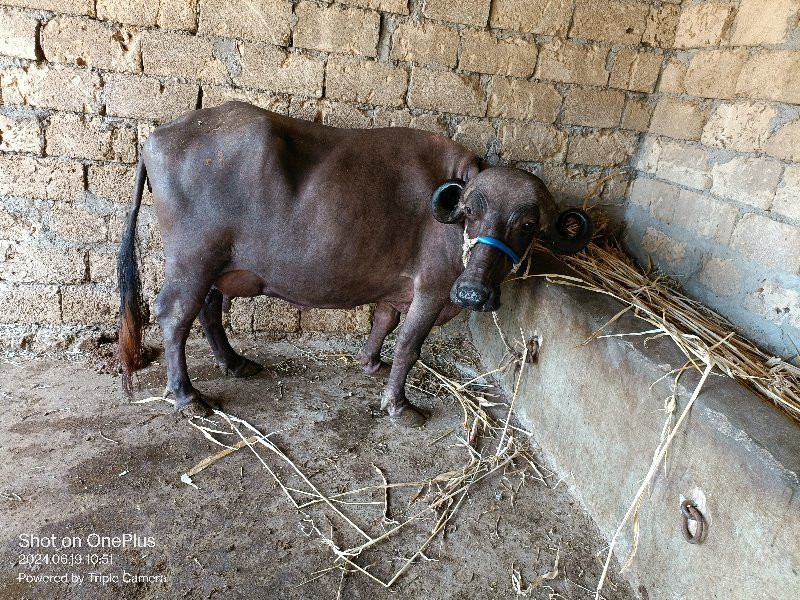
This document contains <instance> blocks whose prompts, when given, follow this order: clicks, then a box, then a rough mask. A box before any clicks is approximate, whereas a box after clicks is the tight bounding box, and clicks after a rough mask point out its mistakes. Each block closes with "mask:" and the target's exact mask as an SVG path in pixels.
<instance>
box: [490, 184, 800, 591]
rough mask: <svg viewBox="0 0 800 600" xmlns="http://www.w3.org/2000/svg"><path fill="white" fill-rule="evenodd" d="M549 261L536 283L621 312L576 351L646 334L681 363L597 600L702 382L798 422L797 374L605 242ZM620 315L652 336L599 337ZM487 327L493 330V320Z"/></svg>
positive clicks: (673, 373)
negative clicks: (724, 381)
mask: <svg viewBox="0 0 800 600" xmlns="http://www.w3.org/2000/svg"><path fill="white" fill-rule="evenodd" d="M620 174H622V173H613V174H611V175H609V176H606V177H604V178H602V179H601V180H599V181H598V182H597V184H596V185H595V186H594V187H593V189H592V190H591V191H590V192H589V194H587V195H586V197H585V198H584V203H583V208H584V209H587V208H588V209H591V208H590V207H588V203H589V200H590V199H591V198H592V197H594V196H595V195H597V194H598V193H599V192H600V191H601V190H602V187H603V185H604V184H605V183H606V182H607V181H609V180H610V179H612V178H613V177H615V176H617V175H620ZM595 220H597V221H599V222H600V224H601V225H603V224H604V221H605V219H604V216H603V215H596V217H595ZM603 229H604V227H602V226H601V227H598V236H597V237H599V232H600V231H602V230H603ZM531 249H533V250H538V251H542V252H549V251H548V250H547V249H546V248H544V247H543V246H541V245H538V244H533V245H532V247H531V248H529V249H528V252H526V256H527V255H529V254H530V250H531ZM557 258H558V259H559V260H561V261H562V262H563V263H564V264H565V265H566V266H567V267H568V270H569V273H570V274H563V273H548V274H541V275H536V276H538V277H545V278H546V279H547V280H548V281H551V282H554V283H558V284H562V285H567V286H573V287H578V288H582V289H585V290H589V291H592V292H596V293H600V294H604V295H606V296H610V297H612V298H615V299H616V300H618V301H619V302H621V303H622V305H623V306H622V308H621V310H620V311H619V312H618V313H617V314H615V315H614V316H613V317H612V318H611V319H610V320H609V321H608V322H607V323H605V324H604V325H603V326H602V327H600V328H599V329H598V330H597V331H595V332H594V333H593V334H592V335H591V336H590V337H589V338H588V339H587V340H585V341H584V342H583V343H584V344H587V343H589V342H590V341H592V340H593V339H595V338H600V337H616V336H626V335H647V336H650V338H649V339H652V338H656V337H662V336H668V337H669V338H671V339H672V340H673V341H674V342H675V344H676V345H677V346H678V348H679V349H680V350H681V352H682V353H683V354H684V355H685V356H686V359H687V362H686V363H685V364H684V365H683V366H682V367H679V368H677V369H674V370H673V371H671V372H669V373H667V374H666V375H665V376H664V377H669V376H674V377H675V381H674V383H673V386H672V390H673V391H672V396H671V398H668V399H667V403H666V406H665V409H666V412H667V419H666V422H665V423H664V428H663V430H662V433H661V439H660V441H659V443H658V445H657V447H656V449H655V452H654V454H653V460H652V462H651V464H650V468H649V469H648V472H647V474H646V475H645V477H644V479H643V480H642V483H641V485H640V487H639V489H638V490H637V492H636V494H635V495H634V497H633V500H632V501H631V503H630V504H629V506H628V509H627V511H626V513H625V516H624V517H623V519H622V521H621V522H620V523H619V525H618V527H617V529H616V531H615V532H614V535H613V537H612V539H611V542H610V544H609V548H608V552H607V555H606V560H605V563H604V565H603V571H602V574H601V576H600V580H599V581H598V584H597V588H596V591H595V599H596V600H597V599H599V598H600V592H601V590H602V589H603V585H604V583H605V579H606V575H607V573H608V568H609V565H610V563H611V557H612V553H613V551H614V548H615V545H616V543H617V540H618V539H619V536H620V535H621V533H622V531H623V530H624V528H625V526H626V525H627V523H628V522H629V521H630V520H633V538H634V539H633V542H632V548H631V552H630V554H629V556H628V558H627V560H626V561H625V563H624V566H623V570H624V569H625V568H627V567H628V566H629V565H630V564H631V562H632V560H633V557H634V555H635V554H636V549H637V545H638V533H639V521H638V513H639V509H640V507H641V504H642V501H643V499H644V494H645V492H646V491H647V489H648V487H649V486H650V484H651V482H652V481H653V478H654V477H655V474H656V472H657V470H658V467H659V465H660V464H661V461H662V460H664V459H665V457H666V453H667V450H668V448H669V446H670V444H671V442H672V440H673V439H674V437H675V435H676V433H677V432H678V430H679V428H680V426H681V425H682V424H683V422H684V420H685V419H686V417H687V415H688V414H689V412H690V410H691V408H692V406H693V405H694V402H695V400H696V399H697V397H698V396H699V394H700V392H701V390H702V388H703V385H704V384H705V382H706V380H707V378H708V377H709V375H710V374H711V373H712V372H713V371H714V370H715V369H716V370H718V371H720V372H722V373H723V374H724V375H727V376H728V377H730V378H731V379H733V380H735V381H738V382H739V383H741V384H743V385H745V386H746V387H748V388H750V389H751V390H752V391H753V392H755V394H756V395H758V396H760V397H761V398H763V399H765V400H767V401H769V402H771V403H773V404H774V405H775V406H777V407H778V408H779V409H781V410H782V411H784V412H785V413H786V414H787V415H788V416H789V417H790V418H792V419H793V420H795V421H797V422H800V368H798V367H796V366H794V365H793V364H791V363H789V362H788V361H785V360H783V359H781V358H778V357H774V356H771V355H769V354H767V353H765V352H763V351H762V350H761V349H759V348H758V347H757V346H756V345H755V344H753V343H752V342H750V341H748V340H746V339H744V338H742V337H741V336H739V335H738V334H737V333H736V332H735V331H734V330H733V327H732V326H731V324H730V323H729V322H728V321H726V320H725V319H724V318H723V317H721V316H720V315H718V314H717V313H715V312H713V311H711V310H709V309H708V308H707V307H705V306H704V305H702V304H701V303H699V302H696V301H694V300H692V299H690V298H687V297H686V296H684V295H683V294H681V293H680V292H679V291H678V290H677V289H676V286H675V285H674V284H673V283H672V282H670V280H669V279H668V278H666V277H665V276H663V275H659V274H657V273H653V272H652V270H651V269H649V268H648V269H647V270H642V269H639V268H638V267H637V266H636V265H635V264H634V263H633V261H632V260H631V259H630V258H629V257H628V256H627V255H626V254H625V253H624V252H623V251H622V250H621V249H620V248H619V247H617V246H616V245H614V244H613V243H612V242H611V241H608V240H606V241H603V242H595V241H593V242H592V243H590V244H589V246H588V247H587V248H586V250H585V251H583V252H581V253H580V254H577V255H571V256H557ZM530 267H531V263H530V260H529V261H527V265H526V269H525V273H524V274H523V275H521V276H518V277H513V278H510V279H508V280H507V281H513V280H516V279H526V278H528V277H532V276H533V275H531V274H530ZM627 313H631V314H633V315H634V316H636V317H638V318H640V319H642V320H644V321H646V322H647V323H649V324H651V325H652V326H653V329H649V330H647V331H643V332H637V333H622V334H613V335H608V336H603V335H601V333H602V332H603V331H604V330H605V329H606V328H607V327H608V326H609V325H611V324H612V323H614V322H615V321H617V320H618V319H619V318H620V317H622V316H623V315H625V314H627ZM495 323H496V324H497V321H495ZM498 329H499V325H498ZM501 334H502V332H501ZM690 369H696V370H697V371H699V372H701V373H702V376H701V378H700V381H699V382H698V383H697V385H696V386H695V389H694V391H693V392H692V395H691V397H690V399H689V401H688V402H687V404H686V406H685V407H684V409H683V411H682V412H681V414H680V417H679V418H678V420H677V422H676V423H675V426H674V427H670V425H671V421H672V415H673V413H674V411H675V408H676V406H677V390H678V380H679V379H680V377H681V376H682V374H683V373H685V372H686V371H688V370H690ZM654 385H655V383H654Z"/></svg>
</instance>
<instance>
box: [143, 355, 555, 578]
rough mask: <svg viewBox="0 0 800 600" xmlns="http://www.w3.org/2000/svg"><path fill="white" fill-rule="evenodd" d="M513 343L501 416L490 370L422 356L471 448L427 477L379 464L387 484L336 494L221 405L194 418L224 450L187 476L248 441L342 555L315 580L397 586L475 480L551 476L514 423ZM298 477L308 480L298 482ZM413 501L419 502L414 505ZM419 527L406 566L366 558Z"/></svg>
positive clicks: (428, 380) (429, 379)
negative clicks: (363, 512)
mask: <svg viewBox="0 0 800 600" xmlns="http://www.w3.org/2000/svg"><path fill="white" fill-rule="evenodd" d="M513 343H514V344H515V345H518V346H519V350H518V351H517V350H514V351H513V352H512V353H511V354H509V356H507V357H506V358H505V359H504V361H503V365H501V367H499V368H498V369H495V370H494V372H498V371H505V370H508V369H518V373H517V378H516V385H515V388H514V395H513V397H512V399H511V403H510V405H509V406H508V408H507V412H506V413H505V416H504V418H502V419H498V418H495V417H494V416H492V414H490V413H489V412H487V409H488V408H491V407H494V406H498V405H499V403H496V402H493V401H492V400H491V399H490V398H492V397H493V396H491V395H490V394H489V393H488V392H487V387H489V386H487V384H486V383H485V377H486V375H481V376H478V377H475V378H472V379H470V380H464V381H461V380H459V379H457V378H455V377H453V376H450V375H448V374H445V373H444V372H443V371H442V370H440V369H438V368H435V367H433V366H431V365H429V364H427V363H425V362H423V361H419V362H418V366H419V367H420V369H421V375H422V377H419V376H418V377H416V382H415V385H416V386H417V387H418V388H420V389H421V390H422V391H424V392H426V393H428V394H431V395H434V396H439V397H441V396H442V395H446V396H450V397H452V398H454V399H455V400H456V401H457V402H458V404H459V406H460V407H461V409H462V411H463V414H464V421H463V425H462V432H461V435H459V434H458V433H456V432H450V435H452V434H455V437H456V439H457V441H458V442H459V443H460V445H461V446H462V447H463V448H464V451H465V460H464V464H463V465H462V466H461V467H460V468H457V469H453V470H450V471H447V472H444V473H441V474H439V475H437V476H435V477H433V478H431V479H429V480H426V481H412V482H403V483H389V482H388V481H387V478H386V475H385V474H384V472H383V471H382V470H381V469H380V468H378V467H377V466H375V465H373V467H374V469H375V471H376V473H377V475H378V477H379V478H380V481H381V483H380V484H377V485H366V486H363V487H360V488H359V489H354V490H348V491H344V492H339V493H334V494H329V493H326V492H324V491H323V490H321V489H320V488H319V487H318V486H317V485H315V484H314V483H313V482H312V481H311V480H310V478H309V477H307V476H306V475H305V474H304V473H303V471H302V470H301V469H300V468H299V467H298V466H297V465H296V464H295V462H293V461H292V459H291V458H290V457H289V455H288V454H287V453H285V452H284V451H283V450H282V449H281V448H280V447H279V446H278V443H277V442H276V440H275V439H274V438H275V436H276V434H275V433H270V434H266V435H265V434H263V433H261V432H260V431H258V430H257V429H256V428H255V427H253V426H252V425H251V424H250V423H248V422H247V421H245V420H243V419H240V418H238V417H235V416H233V415H231V414H228V413H226V412H223V411H221V410H214V411H213V417H209V418H205V417H197V416H193V417H190V418H189V420H188V421H189V424H190V425H191V426H192V427H194V428H195V429H196V430H197V431H199V432H200V433H201V434H202V435H203V436H204V437H205V438H206V439H208V440H209V441H210V442H212V443H213V444H215V445H218V446H220V447H221V448H222V449H221V450H220V451H219V452H216V453H215V454H212V455H211V456H209V457H207V458H205V459H204V460H202V461H200V462H199V463H198V464H197V465H195V466H194V467H193V468H192V469H190V470H189V471H187V472H186V473H184V474H183V475H182V476H181V481H183V482H184V483H186V484H187V485H190V486H192V487H194V488H195V489H199V488H198V486H197V485H196V484H195V483H194V481H193V479H192V477H193V476H195V475H197V474H199V473H201V472H202V471H203V470H204V469H206V468H208V467H209V466H211V465H212V464H214V463H216V462H217V461H219V460H221V459H223V458H224V457H226V456H228V455H230V454H232V453H234V452H236V451H238V450H240V449H242V448H248V449H249V450H250V452H252V454H253V455H254V456H255V458H256V460H257V461H258V462H260V463H261V465H262V466H263V468H264V469H265V470H266V471H267V473H268V474H269V475H270V476H271V477H272V478H273V480H274V481H275V482H276V484H277V485H278V487H279V488H280V489H281V490H282V492H283V493H284V494H285V496H286V497H287V498H288V499H289V501H290V503H291V505H292V506H293V508H294V509H296V510H297V511H298V512H300V514H301V515H303V517H304V518H303V522H304V523H305V529H306V530H307V531H308V532H309V534H310V533H314V534H316V535H317V536H318V537H319V538H320V540H321V541H322V543H323V544H324V545H325V546H326V547H327V548H329V549H330V551H331V552H332V553H333V555H334V564H333V567H331V568H330V569H323V570H322V571H319V572H318V573H317V574H316V575H315V576H314V577H313V578H312V579H310V580H308V581H312V580H313V579H316V578H318V577H322V576H324V575H326V574H327V573H330V572H331V571H333V570H334V569H339V570H340V571H341V573H342V576H344V575H345V574H346V573H354V572H358V573H360V574H362V575H364V576H366V577H368V578H369V579H372V580H373V581H375V582H376V583H379V584H380V585H381V586H383V587H385V588H390V587H392V586H393V585H394V584H395V583H396V582H397V580H398V579H399V578H400V577H401V576H402V575H403V574H405V573H406V572H407V571H408V569H409V568H410V567H411V566H412V565H413V564H414V563H415V562H417V561H418V560H420V559H423V560H424V559H426V558H427V557H426V556H425V551H426V549H427V548H428V547H429V546H430V545H431V543H432V542H433V541H434V540H435V539H437V537H440V536H442V535H443V534H444V531H445V528H446V527H447V525H448V524H449V523H450V521H451V520H452V519H453V517H454V516H455V515H456V514H457V513H458V510H459V508H460V507H461V506H462V504H463V502H464V500H465V498H466V497H467V495H468V494H469V492H470V490H471V489H472V488H473V486H475V485H476V484H478V483H479V482H481V481H484V480H486V479H487V478H489V477H491V476H493V475H495V474H509V473H510V472H513V473H515V474H521V475H522V476H523V483H524V481H525V477H524V473H525V472H529V473H530V472H532V473H534V474H535V478H536V479H537V480H539V481H541V482H542V483H545V480H544V476H543V475H542V474H541V472H540V470H539V468H538V467H537V465H536V464H535V463H534V462H533V458H532V456H531V455H530V454H529V452H528V450H527V449H526V447H525V445H524V443H520V442H518V441H517V439H516V438H515V432H518V431H521V430H519V428H517V427H515V426H513V425H512V424H511V418H512V408H513V404H514V400H515V399H516V396H517V392H518V391H519V383H520V381H521V380H522V374H523V371H524V369H525V364H526V361H525V358H526V354H527V349H526V347H525V344H524V343H523V341H516V340H515V341H514V342H513ZM330 357H334V358H336V359H340V360H341V359H345V360H346V361H348V362H349V363H355V362H356V361H355V358H354V357H352V356H351V355H347V354H335V353H329V354H328V355H327V356H318V357H317V358H319V359H321V360H323V361H324V360H325V359H327V358H330ZM418 375H419V374H418ZM162 400H165V399H164V398H161V397H158V396H156V397H152V398H146V399H144V400H139V401H138V402H137V403H145V402H154V401H162ZM166 401H167V402H170V400H166ZM525 433H527V432H525ZM442 437H445V436H442ZM437 441H438V440H437ZM294 481H299V482H300V483H299V484H295V483H293V482H294ZM545 485H546V483H545ZM404 488H405V489H408V490H409V492H412V493H413V491H414V490H416V493H414V494H413V495H412V496H411V499H410V502H409V508H410V509H411V513H412V514H411V515H410V516H409V517H408V518H406V519H405V520H400V521H398V520H396V519H395V518H393V517H392V516H391V515H390V512H389V494H390V491H391V490H401V489H404ZM375 494H378V495H379V499H378V500H375V499H374V495H375ZM351 505H358V506H370V505H374V506H375V509H376V510H375V515H374V519H373V520H372V521H369V520H368V519H367V520H366V521H367V522H365V519H364V518H363V517H356V516H355V515H354V514H351V513H350V512H349V511H348V506H351ZM413 506H418V507H419V508H416V509H413V508H412V507H413ZM312 507H314V508H316V509H321V510H322V514H323V518H324V521H325V523H326V525H327V526H323V525H321V524H320V520H319V518H317V519H314V518H312V517H311V516H309V515H308V514H307V512H306V511H307V510H308V509H310V508H312ZM431 519H432V520H433V526H432V527H431V526H430V522H431ZM412 528H413V531H409V532H408V533H409V535H408V537H411V538H413V537H416V536H417V535H419V534H420V532H422V533H423V534H424V536H425V538H424V541H423V542H422V543H421V544H418V545H416V548H415V549H414V550H413V551H411V552H410V554H408V555H407V558H406V559H405V560H404V561H403V563H402V565H401V566H400V567H399V569H396V570H395V571H394V572H393V574H391V575H390V576H388V577H381V576H379V575H378V574H376V573H375V572H373V571H374V569H372V567H373V565H371V564H368V563H367V561H366V560H365V557H367V554H368V551H370V550H373V549H375V548H377V547H378V546H380V545H382V544H384V543H385V542H387V541H389V540H390V539H396V538H398V537H399V535H400V534H401V533H403V532H406V531H407V530H411V529H412ZM353 535H355V537H356V538H358V539H359V542H358V543H357V544H356V545H354V546H343V545H342V543H341V542H339V543H337V542H336V540H344V539H348V538H352V537H353ZM308 581H306V582H304V583H308ZM301 585H302V584H301ZM340 590H341V581H340Z"/></svg>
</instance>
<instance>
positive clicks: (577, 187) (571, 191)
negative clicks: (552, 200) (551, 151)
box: [523, 163, 589, 199]
mask: <svg viewBox="0 0 800 600" xmlns="http://www.w3.org/2000/svg"><path fill="white" fill-rule="evenodd" d="M523 168H524V167H523ZM534 174H535V175H537V176H539V177H541V178H542V180H543V181H544V182H545V183H546V184H547V189H548V190H550V193H551V194H553V195H554V196H555V197H556V198H557V199H560V198H567V199H573V198H583V197H584V196H586V194H588V193H589V178H588V177H587V172H586V169H584V168H575V167H571V166H568V165H565V164H563V163H559V164H556V163H544V164H542V166H541V169H540V170H539V172H538V173H534Z"/></svg>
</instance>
